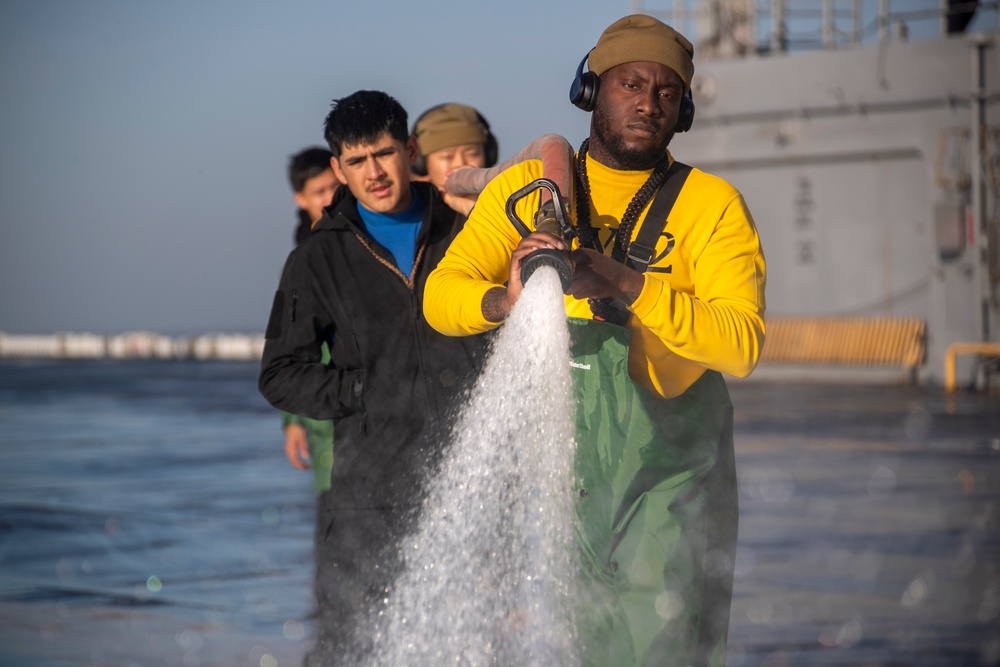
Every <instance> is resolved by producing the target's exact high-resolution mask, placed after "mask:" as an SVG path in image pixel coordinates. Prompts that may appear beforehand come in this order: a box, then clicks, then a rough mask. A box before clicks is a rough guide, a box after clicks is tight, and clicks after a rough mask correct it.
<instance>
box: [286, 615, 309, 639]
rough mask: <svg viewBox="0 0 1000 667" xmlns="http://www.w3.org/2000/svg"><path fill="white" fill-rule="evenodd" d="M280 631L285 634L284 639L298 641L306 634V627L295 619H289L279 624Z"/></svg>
mask: <svg viewBox="0 0 1000 667" xmlns="http://www.w3.org/2000/svg"><path fill="white" fill-rule="evenodd" d="M281 633H282V634H283V635H285V639H289V640H291V641H299V640H300V639H302V638H303V637H305V636H306V627H305V626H304V625H303V624H302V623H301V622H299V621H296V620H295V619H289V620H287V621H285V623H284V625H282V626H281Z"/></svg>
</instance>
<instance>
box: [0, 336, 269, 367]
mask: <svg viewBox="0 0 1000 667" xmlns="http://www.w3.org/2000/svg"><path fill="white" fill-rule="evenodd" d="M263 351H264V337H263V336H261V335H259V334H233V333H207V334H201V335H199V336H186V337H170V336H164V335H162V334H157V333H152V332H147V331H131V332H127V333H121V334H114V335H101V334H93V333H54V334H9V333H4V332H0V358H36V359H225V360H257V359H260V357H261V354H262V353H263Z"/></svg>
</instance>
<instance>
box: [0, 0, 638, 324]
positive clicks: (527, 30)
mask: <svg viewBox="0 0 1000 667" xmlns="http://www.w3.org/2000/svg"><path fill="white" fill-rule="evenodd" d="M628 13H629V4H628V2H627V0H618V1H615V0H571V1H570V0H567V1H566V2H558V3H557V2H544V1H541V2H539V1H528V0H504V2H485V1H484V2H479V1H475V0H471V1H470V0H441V1H438V0H434V1H427V0H423V1H414V0H365V1H364V2H344V1H339V0H332V1H331V0H327V1H326V2H319V1H316V2H313V1H309V0H291V1H283V2H280V3H278V2H262V1H261V2H258V1H253V0H240V1H238V2H237V1H235V0H234V1H228V0H215V1H206V2H196V1H188V0H174V1H171V2H157V3H151V2H150V3H147V2H134V1H133V0H121V1H117V0H71V1H63V0H43V1H36V0H23V1H22V0H0V331H5V332H7V333H45V332H52V331H93V332H98V333H115V332H121V331H134V330H149V331H158V332H161V333H166V334H170V335H180V334H192V333H201V332H208V331H232V332H243V331H245V332H259V331H262V330H263V328H264V326H265V324H266V320H267V315H268V310H269V307H270V303H271V299H272V295H273V293H274V290H275V288H276V287H277V283H278V278H279V275H280V272H281V267H282V264H283V263H284V260H285V257H286V256H287V254H288V252H289V250H291V247H292V232H293V228H294V225H295V207H294V203H293V202H292V199H291V191H290V188H289V185H288V182H287V177H286V166H287V161H288V158H289V156H290V155H291V154H292V153H295V152H297V151H298V150H300V149H302V148H305V147H307V146H310V145H322V144H323V136H322V122H323V119H324V118H325V116H326V113H327V111H328V110H329V107H330V102H331V100H332V99H335V98H339V97H343V96H346V95H349V94H350V93H352V92H354V91H355V90H359V89H364V88H368V89H379V90H384V91H386V92H388V93H389V94H391V95H393V96H394V97H396V98H397V99H398V100H399V101H400V102H401V103H402V104H403V106H404V107H405V108H406V109H407V111H408V112H409V114H410V117H411V120H412V119H413V118H415V117H416V116H417V115H419V113H420V112H422V111H423V110H424V109H426V108H428V107H430V106H432V105H434V104H438V103H441V102H446V101H457V102H464V103H467V104H471V105H473V106H475V107H476V108H478V109H479V110H480V111H481V112H482V113H483V115H484V116H485V117H486V118H487V120H488V121H489V123H490V126H491V129H492V131H493V133H494V135H495V136H496V137H497V139H498V141H499V144H500V153H501V159H503V158H506V157H509V156H510V155H512V154H513V153H514V152H516V151H517V150H518V149H519V148H521V147H522V146H524V145H525V144H527V143H528V142H529V141H531V140H532V139H534V138H535V137H537V136H539V135H541V134H544V133H546V132H553V131H554V132H559V133H562V134H564V135H565V136H567V137H568V138H570V139H571V141H572V142H573V143H574V144H575V143H577V142H579V141H580V140H582V139H583V137H584V136H585V135H586V132H587V128H588V124H589V115H588V114H585V113H583V112H581V111H579V110H577V109H575V108H574V107H573V106H571V105H570V104H569V102H568V100H567V93H568V90H569V85H570V82H571V81H572V78H573V74H574V73H575V70H576V66H577V64H578V63H579V61H580V59H581V58H582V57H583V55H584V54H585V53H586V52H587V50H589V48H590V47H591V46H593V44H594V43H595V42H596V40H597V38H598V37H599V36H600V33H601V31H602V30H603V29H604V28H605V27H607V25H609V24H610V23H612V22H613V21H615V20H617V19H618V18H620V17H621V16H624V15H625V14H628Z"/></svg>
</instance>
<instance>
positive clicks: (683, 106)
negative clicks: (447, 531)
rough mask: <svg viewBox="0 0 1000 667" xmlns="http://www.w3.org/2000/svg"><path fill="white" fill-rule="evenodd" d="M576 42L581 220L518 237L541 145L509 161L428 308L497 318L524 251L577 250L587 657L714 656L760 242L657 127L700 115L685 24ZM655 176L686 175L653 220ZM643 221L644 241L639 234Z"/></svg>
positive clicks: (574, 345) (699, 660) (449, 316)
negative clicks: (735, 397) (583, 50)
mask: <svg viewBox="0 0 1000 667" xmlns="http://www.w3.org/2000/svg"><path fill="white" fill-rule="evenodd" d="M588 60H589V70H590V71H589V72H584V71H583V63H581V65H580V68H579V70H578V72H577V77H576V80H575V81H574V84H573V87H572V89H571V99H572V100H573V102H574V103H575V104H576V105H577V106H579V107H581V108H583V109H585V110H588V111H590V110H593V112H594V115H593V118H592V121H591V127H590V136H589V138H588V139H587V140H586V141H584V143H583V145H582V146H581V148H580V150H579V152H578V154H577V160H576V186H575V187H576V198H575V231H576V233H577V234H578V236H577V237H576V238H574V239H573V240H572V241H571V242H570V241H566V240H564V239H563V238H560V237H559V236H558V235H554V234H548V233H545V232H538V231H532V230H531V229H530V228H529V230H528V231H529V232H531V233H530V234H528V235H527V236H525V237H524V238H521V235H520V234H519V232H518V231H517V230H516V229H515V228H514V226H513V225H512V224H511V222H510V220H509V219H508V218H507V215H506V210H505V206H506V203H507V200H508V198H510V196H511V195H512V194H514V193H516V192H518V191H519V190H521V189H522V188H523V187H525V186H526V185H527V184H529V183H531V182H533V181H534V180H535V179H537V178H539V177H540V176H542V164H541V162H540V161H537V160H528V161H525V162H522V163H519V164H516V165H514V166H513V167H511V168H509V169H507V170H505V171H504V172H502V173H501V174H500V175H499V176H497V177H496V178H495V179H494V180H493V181H491V182H490V183H489V185H488V186H487V187H486V189H485V190H484V191H483V192H482V194H481V195H480V196H479V199H478V202H477V204H476V207H475V209H473V211H472V214H471V215H470V217H469V220H468V222H467V223H466V226H465V228H464V229H463V231H462V232H461V233H460V234H459V235H458V236H457V237H456V239H455V241H454V242H453V243H452V245H451V246H450V248H449V250H448V253H447V254H446V255H445V257H444V259H442V261H441V263H440V264H439V265H438V267H437V269H436V270H435V271H434V272H433V273H432V274H431V276H430V277H429V278H428V280H427V287H426V292H425V296H424V313H425V317H426V319H427V321H428V322H429V323H430V324H431V326H433V327H434V328H435V329H437V330H438V331H441V332H442V333H445V334H449V335H455V336H463V335H469V334H474V333H479V332H482V331H486V330H489V329H492V328H495V327H497V326H499V325H500V324H502V322H503V321H504V319H505V318H506V316H507V315H508V314H509V313H510V311H511V309H512V308H513V306H514V303H515V302H516V301H517V299H518V296H519V294H520V292H521V289H522V281H521V265H522V261H523V260H524V259H525V258H526V257H528V256H529V255H531V254H532V253H533V252H535V251H536V250H539V249H542V248H548V249H554V250H559V251H567V252H569V259H570V261H571V263H572V266H573V277H572V282H571V283H570V285H569V287H568V289H567V290H566V291H567V296H566V299H565V304H566V313H567V315H568V316H569V325H570V335H571V354H572V355H573V360H574V363H573V379H574V391H575V392H576V394H577V401H576V406H577V411H576V424H577V447H578V449H577V456H576V470H577V480H578V488H577V491H578V494H579V498H578V514H579V516H580V519H581V530H580V541H581V552H582V570H583V573H584V575H585V576H584V577H583V578H582V579H583V580H584V583H583V585H582V587H581V596H582V597H583V599H582V600H581V603H580V604H579V605H578V607H577V610H578V614H579V624H578V633H579V637H580V641H581V650H582V653H583V659H584V663H585V664H587V665H609V666H610V665H614V666H615V667H619V666H622V665H658V666H660V665H678V666H681V665H684V666H686V665H712V666H720V667H721V666H722V665H724V664H725V647H726V636H727V632H728V626H729V606H730V602H731V598H732V582H733V565H734V562H735V550H736V525H737V517H738V510H737V488H736V475H735V463H734V456H733V441H732V429H733V423H732V403H731V402H730V399H729V395H728V392H727V389H726V384H725V381H724V380H723V378H722V373H728V374H731V375H735V376H739V377H744V376H746V375H748V374H749V373H750V372H751V371H752V370H753V368H754V366H755V365H756V363H757V360H758V358H759V356H760V351H761V346H762V345H763V340H764V322H763V316H764V278H765V267H764V257H763V254H762V252H761V247H760V242H759V239H758V236H757V231H756V228H755V227H754V224H753V220H752V218H751V217H750V213H749V211H748V210H747V207H746V204H745V202H744V201H743V198H742V196H741V195H740V193H739V192H738V191H737V190H736V189H734V188H733V187H732V186H731V185H729V184H728V183H726V182H725V181H723V180H721V179H719V178H716V177H714V176H710V175H708V174H705V173H703V172H701V171H699V170H697V169H687V170H685V169H681V170H680V173H674V172H677V171H678V170H677V169H676V168H675V169H674V170H673V171H671V167H672V165H673V164H674V161H673V158H672V156H671V155H670V153H669V152H668V151H667V145H668V144H669V143H670V140H671V138H672V137H673V135H674V133H675V132H677V131H685V130H686V129H688V127H690V123H691V120H692V118H693V115H694V105H693V102H692V100H691V98H690V85H691V77H692V75H693V73H694V64H693V47H692V46H691V44H690V42H688V40H687V39H685V38H684V37H683V36H682V35H680V34H679V33H677V32H676V31H675V30H673V29H672V28H670V27H669V26H667V25H665V24H663V23H661V22H660V21H657V20H656V19H654V18H652V17H649V16H641V15H636V16H629V17H625V18H623V19H621V20H619V21H617V22H615V23H614V24H612V25H611V26H610V27H608V29H607V30H605V31H604V33H603V34H602V35H601V37H600V39H599V40H598V42H597V46H596V47H595V48H594V49H593V50H592V51H591V53H590V54H589V55H588V58H585V61H588ZM680 166H681V165H679V163H678V165H677V167H680ZM685 172H689V173H687V175H686V180H678V179H684V178H685V177H684V175H683V174H684V173H685ZM668 174H669V177H668ZM664 182H666V184H665V185H664V190H666V189H667V186H668V185H670V184H671V183H673V184H674V186H675V187H676V185H678V184H679V183H683V187H682V188H681V189H680V192H679V194H678V195H677V196H676V201H675V202H674V203H673V206H672V208H670V209H669V215H666V216H664V219H659V220H646V217H648V216H647V215H646V213H647V211H648V210H649V209H650V208H651V204H650V202H651V201H652V200H653V199H654V193H656V191H657V190H658V189H659V187H660V185H661V184H664ZM540 202H541V199H540V193H539V191H535V192H534V193H532V194H530V195H528V196H525V197H522V198H521V199H520V200H518V202H517V204H516V205H515V212H516V213H517V215H518V217H519V218H520V219H521V220H522V221H530V220H532V219H533V216H534V214H535V212H536V211H538V210H539V208H540ZM646 225H652V226H653V227H651V229H652V231H653V237H652V238H654V239H655V242H650V243H648V247H647V248H646V249H647V250H651V252H645V253H644V252H642V251H643V248H642V247H641V246H642V244H640V243H638V242H636V239H637V237H639V238H642V239H645V238H646V235H641V236H640V232H641V231H642V229H643V227H645V226H646ZM647 233H648V232H647ZM633 242H635V247H632V244H633ZM643 260H649V261H648V266H646V265H645V264H644V262H643ZM609 303H610V304H613V305H612V307H610V308H609V307H608V304H609ZM614 304H616V305H614ZM615 322H617V324H616V323H615Z"/></svg>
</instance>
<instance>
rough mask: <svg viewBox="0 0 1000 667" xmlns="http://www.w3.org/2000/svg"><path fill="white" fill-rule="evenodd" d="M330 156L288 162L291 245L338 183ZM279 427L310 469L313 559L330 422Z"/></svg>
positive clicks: (290, 418) (295, 458) (292, 418)
mask: <svg viewBox="0 0 1000 667" xmlns="http://www.w3.org/2000/svg"><path fill="white" fill-rule="evenodd" d="M332 157H333V153H331V152H330V151H328V150H327V149H325V148H320V147H318V146H315V147H311V148H306V149H305V150H303V151H300V152H298V153H296V154H295V155H293V156H292V157H291V159H290V160H289V162H288V182H289V183H290V184H291V186H292V192H293V195H292V197H293V199H294V200H295V203H296V204H297V205H298V207H299V208H298V218H299V224H298V226H297V227H296V228H295V245H299V244H300V243H302V242H303V241H305V240H306V239H307V238H308V237H309V234H310V232H312V227H313V225H315V224H316V222H317V221H319V219H320V218H322V217H323V209H324V208H326V207H327V206H329V205H330V202H331V201H333V195H334V194H336V192H337V188H338V187H340V181H339V180H338V179H337V176H336V174H334V173H333V167H331V166H330V159H331V158H332ZM322 352H323V363H326V362H328V361H329V360H330V350H329V347H328V346H327V344H326V343H323V347H322ZM281 427H282V430H283V431H284V433H285V456H287V457H288V460H289V462H291V464H292V465H293V466H295V467H296V468H298V469H299V470H309V469H310V468H311V469H312V473H313V474H312V477H313V490H314V491H315V492H316V496H317V501H318V502H317V508H318V509H317V512H316V530H315V537H314V543H313V549H314V553H313V556H314V557H316V556H318V546H319V543H320V539H321V532H322V530H323V528H322V526H323V525H324V521H323V511H322V508H323V506H324V502H323V500H324V497H325V495H326V494H327V493H328V492H329V491H330V469H331V467H332V466H333V422H332V421H331V420H329V419H309V418H308V417H301V416H299V415H295V414H292V413H291V412H282V413H281ZM314 586H315V582H314ZM314 592H315V591H314Z"/></svg>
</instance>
